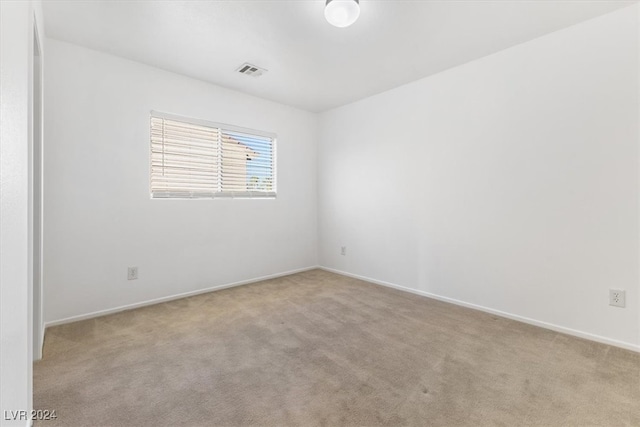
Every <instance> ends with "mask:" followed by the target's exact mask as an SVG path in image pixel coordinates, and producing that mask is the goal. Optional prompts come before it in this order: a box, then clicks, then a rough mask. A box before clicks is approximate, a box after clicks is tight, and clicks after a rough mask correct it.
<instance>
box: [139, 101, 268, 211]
mask: <svg viewBox="0 0 640 427" xmlns="http://www.w3.org/2000/svg"><path fill="white" fill-rule="evenodd" d="M154 118H157V119H166V120H173V121H178V122H183V123H186V124H193V125H197V126H204V127H211V128H217V129H218V130H219V132H220V134H221V135H222V134H223V133H224V132H225V131H229V132H237V133H244V134H247V135H250V136H257V137H261V138H269V139H271V152H272V155H271V164H272V167H271V177H272V190H271V191H251V190H247V191H214V192H212V193H210V194H203V195H197V194H191V195H187V193H185V192H173V193H172V192H165V193H163V194H159V193H156V194H154V192H153V190H152V184H151V181H152V177H153V175H152V167H151V165H152V161H153V150H152V148H151V147H152V142H151V122H152V120H153V119H154ZM147 130H148V132H149V134H148V140H147V141H148V142H147V143H148V144H149V146H148V148H149V171H148V172H149V173H148V177H149V197H150V198H151V199H152V200H213V199H275V198H276V197H277V194H278V187H277V185H278V177H277V170H278V168H277V158H278V156H277V134H276V133H274V132H266V131H260V130H256V129H251V128H245V127H241V126H235V125H229V124H226V123H220V122H213V121H210V120H205V119H198V118H193V117H186V116H181V115H177V114H171V113H164V112H161V111H156V110H151V112H150V114H149V127H148V129H147ZM218 142H219V143H220V144H221V140H220V141H218ZM218 150H220V151H221V150H222V147H221V146H220V147H218ZM220 173H222V172H220Z"/></svg>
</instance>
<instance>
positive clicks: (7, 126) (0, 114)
mask: <svg viewBox="0 0 640 427" xmlns="http://www.w3.org/2000/svg"><path fill="white" fill-rule="evenodd" d="M42 23H43V21H42V5H41V3H40V2H39V1H23V2H0V123H1V126H0V425H2V426H25V425H29V423H30V419H31V409H32V404H33V401H32V389H33V382H32V361H33V341H32V336H33V305H34V301H33V277H32V272H31V268H32V264H31V261H30V260H31V257H32V253H33V244H32V239H31V233H32V229H31V225H30V209H31V207H30V192H29V191H30V185H29V184H30V182H29V173H30V164H29V162H30V155H31V153H30V146H31V144H32V143H33V141H32V140H33V135H32V132H31V126H32V121H33V111H32V108H33V105H32V89H33V72H32V71H33V46H34V28H35V26H36V25H38V28H42V27H43V26H42ZM40 34H42V33H40ZM41 48H42V50H43V51H44V46H43V45H42V44H41Z"/></svg>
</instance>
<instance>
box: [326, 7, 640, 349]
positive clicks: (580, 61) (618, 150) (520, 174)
mask: <svg viewBox="0 0 640 427" xmlns="http://www.w3.org/2000/svg"><path fill="white" fill-rule="evenodd" d="M639 75H640V69H639V67H638V10H637V6H635V5H634V6H632V7H629V8H625V9H622V10H619V11H617V12H613V13H611V14H608V15H605V16H602V17H599V18H596V19H593V20H591V21H588V22H585V23H582V24H579V25H576V26H574V27H571V28H567V29H564V30H561V31H558V32H555V33H552V34H549V35H547V36H544V37H542V38H539V39H536V40H533V41H531V42H528V43H525V44H522V45H519V46H516V47H513V48H511V49H508V50H505V51H502V52H499V53H497V54H494V55H492V56H489V57H486V58H483V59H481V60H477V61H474V62H471V63H468V64H466V65H463V66H460V67H458V68H455V69H452V70H449V71H446V72H443V73H440V74H438V75H435V76H432V77H429V78H426V79H423V80H420V81H417V82H414V83H411V84H409V85H406V86H403V87H400V88H397V89H394V90H391V91H389V92H386V93H383V94H380V95H377V96H374V97H371V98H368V99H365V100H362V101H360V102H357V103H354V104H351V105H348V106H345V107H342V108H338V109H335V110H332V111H329V112H327V113H325V114H323V115H322V117H321V124H320V126H321V138H320V142H319V162H320V163H319V182H318V186H319V230H320V233H319V236H320V252H319V255H320V264H321V265H323V266H325V267H328V268H331V269H335V270H339V271H342V272H346V273H349V274H352V275H359V276H363V277H368V278H371V279H375V280H377V281H381V282H388V283H390V284H393V285H396V286H402V287H406V288H408V289H411V290H413V291H416V292H420V293H423V294H428V295H435V296H438V297H443V298H448V299H451V300H455V301H457V302H459V303H462V304H467V305H475V306H479V307H482V308H484V309H487V310H493V311H498V312H501V313H502V314H507V315H510V316H511V317H516V318H520V319H524V320H528V321H530V322H533V323H537V324H541V325H545V326H550V327H553V328H556V329H559V330H563V331H567V332H571V333H574V334H577V335H582V336H587V337H590V338H594V339H599V340H601V341H605V342H611V343H615V344H618V345H622V346H626V347H629V348H635V349H640V346H639V344H640V337H639V334H640V333H639V326H640V317H639V304H638V302H639V300H640V296H639V292H638V291H639V289H638V279H639V274H638V270H639V263H638V258H639V251H638V241H639V209H638V203H639V197H638V193H639V190H640V188H639V185H638V174H639V171H640V169H639V164H638V137H639V133H638V114H639V109H638V97H639V85H638V77H639ZM340 246H347V255H346V256H341V255H340ZM609 288H622V289H626V292H627V307H626V308H624V309H620V308H614V307H610V306H609V305H608V289H609Z"/></svg>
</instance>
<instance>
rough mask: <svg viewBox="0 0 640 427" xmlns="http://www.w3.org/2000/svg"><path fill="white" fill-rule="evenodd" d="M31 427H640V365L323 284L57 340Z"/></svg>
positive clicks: (634, 359) (157, 309) (165, 307)
mask: <svg viewBox="0 0 640 427" xmlns="http://www.w3.org/2000/svg"><path fill="white" fill-rule="evenodd" d="M34 408H36V409H49V410H54V409H55V410H56V413H57V415H58V418H57V420H55V421H40V422H36V426H47V427H53V426H88V427H98V426H138V427H140V426H172V427H174V426H245V425H246V426H249V425H255V426H258V425H259V426H287V425H294V426H378V425H387V426H401V425H410V426H494V425H501V426H518V425H529V426H571V425H573V426H592V425H598V426H623V425H635V426H640V354H637V353H633V352H630V351H625V350H621V349H619V348H615V347H609V346H606V345H602V344H597V343H593V342H590V341H585V340H581V339H577V338H573V337H569V336H566V335H562V334H557V333H555V332H552V331H548V330H545V329H540V328H537V327H533V326H529V325H526V324H522V323H518V322H514V321H511V320H507V319H503V318H499V317H496V316H492V315H489V314H485V313H481V312H478V311H474V310H469V309H465V308H461V307H457V306H454V305H450V304H446V303H442V302H438V301H434V300H430V299H427V298H423V297H419V296H416V295H412V294H408V293H403V292H400V291H396V290H392V289H387V288H383V287H379V286H376V285H372V284H369V283H365V282H362V281H358V280H355V279H350V278H346V277H342V276H339V275H335V274H332V273H328V272H325V271H321V270H314V271H309V272H305V273H300V274H296V275H292V276H288V277H284V278H280V279H274V280H269V281H265V282H261V283H257V284H253V285H247V286H241V287H237V288H233V289H227V290H223V291H218V292H212V293H209V294H204V295H200V296H195V297H190V298H186V299H181V300H176V301H173V302H168V303H164V304H159V305H155V306H150V307H145V308H140V309H136V310H132V311H127V312H122V313H118V314H114V315H110V316H105V317H100V318H96V319H91V320H86V321H82V322H77V323H73V324H67V325H63V326H58V327H53V328H50V329H48V330H47V335H46V342H45V356H44V359H43V360H42V361H40V362H37V363H36V364H35V366H34Z"/></svg>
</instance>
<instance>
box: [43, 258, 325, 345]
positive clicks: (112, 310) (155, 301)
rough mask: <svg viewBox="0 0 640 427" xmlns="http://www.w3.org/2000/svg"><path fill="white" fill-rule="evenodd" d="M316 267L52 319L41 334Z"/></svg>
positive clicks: (315, 267)
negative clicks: (57, 327)
mask: <svg viewBox="0 0 640 427" xmlns="http://www.w3.org/2000/svg"><path fill="white" fill-rule="evenodd" d="M318 268H320V267H319V266H317V265H314V266H311V267H304V268H299V269H296V270H289V271H284V272H282V273H276V274H270V275H268V276H261V277H256V278H253V279H247V280H241V281H238V282H233V283H226V284H224V285H217V286H212V287H210V288H205V289H198V290H196V291H190V292H184V293H181V294H175V295H169V296H166V297H161V298H155V299H151V300H147V301H141V302H136V303H134V304H128V305H122V306H119V307H115V308H110V309H107V310H100V311H94V312H92V313H86V314H80V315H78V316H71V317H67V318H64V319H60V320H52V321H50V322H45V324H44V328H43V334H44V331H45V330H46V329H47V328H48V327H50V326H58V325H64V324H65V323H71V322H77V321H79V320H87V319H93V318H95V317H102V316H107V315H109V314H114V313H119V312H121V311H126V310H133V309H134V308H140V307H146V306H148V305H154V304H160V303H163V302H167V301H173V300H177V299H181V298H187V297H192V296H195V295H200V294H206V293H209V292H214V291H220V290H222V289H228V288H234V287H236V286H242V285H250V284H252V283H256V282H261V281H263V280H269V279H277V278H278V277H284V276H289V275H291V274H296V273H302V272H303V271H309V270H316V269H318ZM43 338H44V335H43ZM42 342H44V339H43V340H42Z"/></svg>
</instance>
